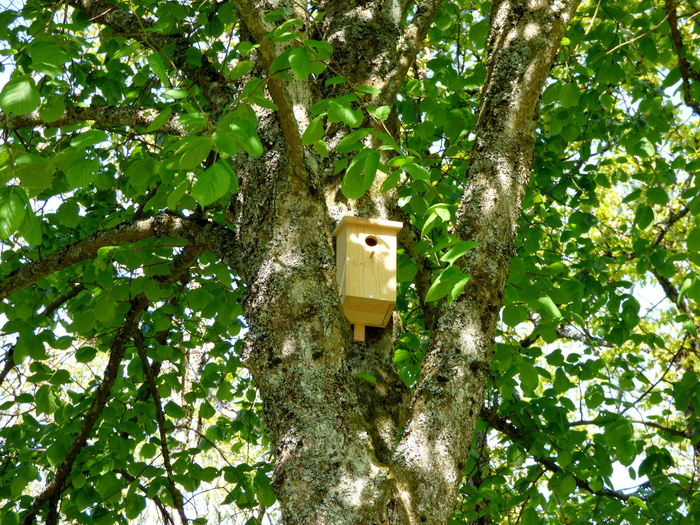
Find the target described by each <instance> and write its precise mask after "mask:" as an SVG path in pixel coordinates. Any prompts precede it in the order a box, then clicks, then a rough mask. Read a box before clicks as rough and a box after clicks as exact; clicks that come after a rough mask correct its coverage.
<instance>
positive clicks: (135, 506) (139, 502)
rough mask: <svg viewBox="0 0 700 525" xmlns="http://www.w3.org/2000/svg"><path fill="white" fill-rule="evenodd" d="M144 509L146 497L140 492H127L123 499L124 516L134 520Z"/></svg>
mask: <svg viewBox="0 0 700 525" xmlns="http://www.w3.org/2000/svg"><path fill="white" fill-rule="evenodd" d="M144 510H146V498H144V497H143V496H141V495H140V494H129V495H128V496H127V497H126V499H125V501H124V516H126V518H127V519H129V520H135V519H136V518H138V517H139V516H140V515H141V513H142V512H143V511H144Z"/></svg>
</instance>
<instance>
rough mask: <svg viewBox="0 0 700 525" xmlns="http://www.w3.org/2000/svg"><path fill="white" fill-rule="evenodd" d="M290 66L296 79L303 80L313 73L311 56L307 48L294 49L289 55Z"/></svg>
mask: <svg viewBox="0 0 700 525" xmlns="http://www.w3.org/2000/svg"><path fill="white" fill-rule="evenodd" d="M289 65H290V66H291V68H292V73H293V74H294V78H296V79H297V80H301V79H302V78H306V77H308V76H309V74H310V73H311V54H310V53H309V50H308V49H306V48H305V47H301V48H296V49H292V51H291V52H290V53H289Z"/></svg>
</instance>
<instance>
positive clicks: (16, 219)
mask: <svg viewBox="0 0 700 525" xmlns="http://www.w3.org/2000/svg"><path fill="white" fill-rule="evenodd" d="M28 205H29V201H28V200H27V194H26V193H24V190H22V189H21V188H19V187H17V186H5V187H3V188H0V238H1V239H9V238H10V236H11V235H13V234H14V233H15V232H17V230H19V228H20V226H21V225H22V222H23V221H24V216H25V214H26V211H27V210H26V208H27V207H28Z"/></svg>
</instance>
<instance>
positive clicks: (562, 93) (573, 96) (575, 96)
mask: <svg viewBox="0 0 700 525" xmlns="http://www.w3.org/2000/svg"><path fill="white" fill-rule="evenodd" d="M579 98H581V92H580V91H579V89H578V86H577V85H576V84H564V85H563V86H561V89H560V90H559V102H560V103H561V107H563V108H571V107H574V106H577V105H578V101H579Z"/></svg>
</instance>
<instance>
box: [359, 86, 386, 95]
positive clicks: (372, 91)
mask: <svg viewBox="0 0 700 525" xmlns="http://www.w3.org/2000/svg"><path fill="white" fill-rule="evenodd" d="M355 89H356V90H357V91H361V92H362V93H368V94H370V95H379V94H381V90H379V89H377V88H375V87H371V86H355Z"/></svg>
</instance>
